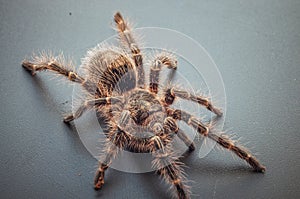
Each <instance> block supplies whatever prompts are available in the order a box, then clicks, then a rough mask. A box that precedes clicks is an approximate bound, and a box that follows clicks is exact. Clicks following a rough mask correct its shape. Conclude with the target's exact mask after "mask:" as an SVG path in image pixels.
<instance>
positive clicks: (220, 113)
mask: <svg viewBox="0 0 300 199" xmlns="http://www.w3.org/2000/svg"><path fill="white" fill-rule="evenodd" d="M207 109H208V110H210V111H212V112H213V113H215V114H216V115H217V116H218V117H221V116H222V115H223V112H222V111H221V110H220V109H218V108H216V107H213V106H208V107H207Z"/></svg>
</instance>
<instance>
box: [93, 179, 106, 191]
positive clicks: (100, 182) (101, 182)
mask: <svg viewBox="0 0 300 199" xmlns="http://www.w3.org/2000/svg"><path fill="white" fill-rule="evenodd" d="M103 185H104V180H101V181H98V182H97V183H96V184H95V186H94V189H95V190H99V189H101V187H102V186H103Z"/></svg>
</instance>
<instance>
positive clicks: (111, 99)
mask: <svg viewBox="0 0 300 199" xmlns="http://www.w3.org/2000/svg"><path fill="white" fill-rule="evenodd" d="M114 21H115V23H116V26H117V31H118V34H119V39H120V41H121V47H112V46H101V45H98V46H97V47H96V48H94V49H92V50H90V51H89V52H88V53H87V56H86V57H85V58H84V59H83V61H82V68H83V69H84V74H83V75H81V76H80V75H79V74H78V73H76V72H75V71H74V69H73V68H72V67H71V66H72V64H71V63H69V62H66V61H65V59H64V58H63V56H60V57H54V56H53V55H50V54H45V53H42V54H40V55H39V56H34V57H33V60H32V61H27V60H25V61H23V63H22V66H23V67H24V68H25V69H27V70H28V71H30V72H31V74H32V75H34V74H35V73H36V72H37V71H43V70H50V71H52V72H55V73H57V74H60V75H63V76H66V77H67V78H68V79H69V80H70V81H72V82H76V83H79V84H81V86H82V88H83V90H85V92H86V95H85V100H84V102H83V103H82V104H81V105H80V106H79V108H78V109H77V110H76V111H75V112H74V114H70V115H68V116H66V117H65V118H64V122H66V123H69V122H71V121H72V120H74V119H76V118H79V117H80V116H81V115H82V114H83V113H84V112H85V111H86V110H89V109H94V110H96V113H97V117H98V119H99V121H100V122H101V126H102V127H103V129H104V132H105V135H106V137H107V138H106V140H105V142H106V145H105V152H106V153H104V155H103V157H102V159H101V161H99V166H98V169H97V171H96V175H95V180H94V187H95V189H100V188H101V187H102V186H103V184H104V173H105V171H106V169H107V168H108V167H109V166H110V165H111V163H112V161H113V159H114V158H115V157H116V155H117V153H118V152H119V151H120V150H121V149H122V150H130V151H133V152H137V153H151V154H152V156H153V158H154V161H152V164H153V165H152V166H153V167H154V168H155V169H156V171H157V174H159V175H160V176H161V177H162V178H163V179H164V180H165V181H166V182H167V183H168V184H170V186H171V188H172V189H173V190H174V191H173V193H174V196H177V197H178V198H180V199H185V198H189V197H190V191H189V188H188V186H187V185H186V181H185V175H184V173H183V171H182V165H183V164H182V163H181V162H180V161H179V159H178V157H177V156H175V155H174V150H173V148H172V144H171V140H172V139H173V137H174V135H177V136H178V137H179V138H180V139H181V140H182V141H183V142H184V143H185V145H187V147H188V148H189V151H193V150H194V149H195V146H194V143H193V141H192V140H190V139H189V138H188V137H187V136H186V134H185V133H184V132H183V131H182V130H181V129H180V128H179V127H178V124H177V122H178V120H181V121H183V122H185V123H186V124H188V125H189V126H191V127H192V128H194V129H195V130H196V131H197V132H198V133H199V135H201V136H203V137H207V138H209V139H211V140H213V141H215V142H216V143H218V144H219V145H220V146H222V147H224V148H226V149H228V150H230V151H232V152H233V153H235V154H236V155H237V156H238V157H240V158H241V159H243V160H245V161H246V162H247V163H248V164H249V165H251V166H252V167H253V169H254V170H255V171H257V172H264V171H265V167H264V166H263V165H261V164H260V163H259V162H258V160H257V159H256V158H255V157H254V156H253V155H252V154H251V153H250V152H248V151H247V150H246V149H244V147H242V146H239V145H237V144H236V143H235V142H234V141H232V140H230V139H229V138H228V137H227V136H225V135H224V134H217V133H214V132H213V131H211V129H210V126H209V125H206V124H204V123H203V122H201V121H200V120H199V119H197V118H196V117H194V116H193V115H191V114H190V113H188V112H186V111H183V110H179V109H174V108H171V106H170V105H172V104H173V102H174V100H175V98H181V99H186V100H191V101H193V102H195V103H198V104H200V105H202V106H204V107H206V108H207V109H208V110H209V111H212V112H213V113H215V114H216V115H217V116H221V115H222V112H221V110H219V109H218V108H216V107H214V106H213V105H212V103H211V102H210V101H209V100H208V99H207V98H205V97H203V96H197V95H194V94H192V93H189V92H187V91H185V90H180V89H177V88H176V87H174V86H170V87H168V88H167V89H165V90H164V91H163V95H159V94H158V91H159V79H160V78H159V76H160V72H161V70H162V67H167V68H169V69H170V70H176V68H177V61H176V58H175V56H173V55H172V54H170V53H166V52H163V53H159V54H157V55H156V56H155V58H154V60H152V62H151V63H152V64H151V68H150V76H149V80H150V83H149V85H148V86H147V85H145V73H144V68H143V64H144V60H143V56H142V53H141V50H140V48H139V47H138V45H137V43H136V40H135V38H134V37H133V34H132V30H131V28H130V26H129V24H128V22H126V21H124V19H123V17H122V15H121V14H120V13H119V12H117V13H116V14H115V15H114ZM140 129H143V130H145V131H148V132H149V133H150V136H148V137H140V136H138V134H139V133H138V132H139V131H140Z"/></svg>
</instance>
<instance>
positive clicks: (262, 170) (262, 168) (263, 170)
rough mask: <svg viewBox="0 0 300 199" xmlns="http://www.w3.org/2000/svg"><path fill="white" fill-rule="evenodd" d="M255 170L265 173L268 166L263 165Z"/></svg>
mask: <svg viewBox="0 0 300 199" xmlns="http://www.w3.org/2000/svg"><path fill="white" fill-rule="evenodd" d="M255 171H256V172H260V173H265V172H266V167H264V166H261V167H258V168H255Z"/></svg>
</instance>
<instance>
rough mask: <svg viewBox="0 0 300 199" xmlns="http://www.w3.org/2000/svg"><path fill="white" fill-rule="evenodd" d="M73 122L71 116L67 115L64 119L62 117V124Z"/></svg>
mask: <svg viewBox="0 0 300 199" xmlns="http://www.w3.org/2000/svg"><path fill="white" fill-rule="evenodd" d="M73 120H74V116H73V114H70V115H67V116H66V117H64V123H67V124H68V123H70V122H71V121H73Z"/></svg>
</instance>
